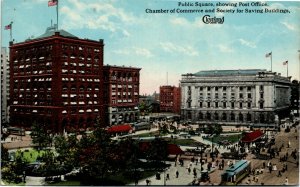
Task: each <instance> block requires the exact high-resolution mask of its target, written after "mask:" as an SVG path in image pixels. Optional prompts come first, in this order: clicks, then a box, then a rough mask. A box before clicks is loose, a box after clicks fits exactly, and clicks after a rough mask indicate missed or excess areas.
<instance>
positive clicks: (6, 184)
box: [2, 180, 25, 186]
mask: <svg viewBox="0 0 300 187" xmlns="http://www.w3.org/2000/svg"><path fill="white" fill-rule="evenodd" d="M2 181H3V182H4V184H5V186H25V183H24V182H20V183H18V184H16V183H8V182H6V181H5V180H2Z"/></svg>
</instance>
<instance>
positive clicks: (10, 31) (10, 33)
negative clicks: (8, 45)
mask: <svg viewBox="0 0 300 187" xmlns="http://www.w3.org/2000/svg"><path fill="white" fill-rule="evenodd" d="M12 24H13V22H10V30H9V35H10V41H12V28H13V26H12Z"/></svg>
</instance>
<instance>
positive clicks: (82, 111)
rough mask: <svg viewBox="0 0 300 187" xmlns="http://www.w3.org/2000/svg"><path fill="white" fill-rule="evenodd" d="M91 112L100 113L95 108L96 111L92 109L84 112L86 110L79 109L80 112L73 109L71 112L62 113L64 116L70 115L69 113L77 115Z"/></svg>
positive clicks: (64, 111)
mask: <svg viewBox="0 0 300 187" xmlns="http://www.w3.org/2000/svg"><path fill="white" fill-rule="evenodd" d="M91 112H97V113H98V112H99V109H97V108H95V109H94V110H92V109H90V108H89V109H86V110H84V109H79V110H77V109H71V110H69V111H67V110H63V111H62V112H61V113H62V114H68V113H70V114H76V113H91Z"/></svg>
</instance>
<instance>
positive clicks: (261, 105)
mask: <svg viewBox="0 0 300 187" xmlns="http://www.w3.org/2000/svg"><path fill="white" fill-rule="evenodd" d="M213 104H214V106H213ZM220 104H222V105H220ZM238 106H239V108H241V109H242V108H244V107H245V105H244V104H243V103H242V102H240V103H239V105H238ZM199 107H200V108H203V107H204V103H203V102H199ZM205 107H206V108H211V107H214V108H220V107H222V108H227V107H229V106H228V105H227V102H221V103H220V102H214V103H211V102H205ZM230 107H231V108H236V107H237V105H236V103H234V102H230ZM251 107H252V104H251V102H248V103H247V108H248V109H250V108H251ZM188 108H191V102H188ZM259 108H260V109H263V108H264V103H263V102H260V103H259Z"/></svg>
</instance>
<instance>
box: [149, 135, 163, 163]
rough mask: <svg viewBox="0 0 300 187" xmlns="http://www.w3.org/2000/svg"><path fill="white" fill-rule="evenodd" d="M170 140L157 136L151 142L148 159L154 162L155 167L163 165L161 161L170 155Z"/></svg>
mask: <svg viewBox="0 0 300 187" xmlns="http://www.w3.org/2000/svg"><path fill="white" fill-rule="evenodd" d="M167 149H168V142H167V141H166V140H164V139H161V138H155V139H154V140H153V141H151V142H150V147H149V149H148V151H147V159H148V160H149V161H152V162H153V165H154V166H155V167H161V163H162V162H163V161H165V160H166V159H167V157H168V150H167Z"/></svg>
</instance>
